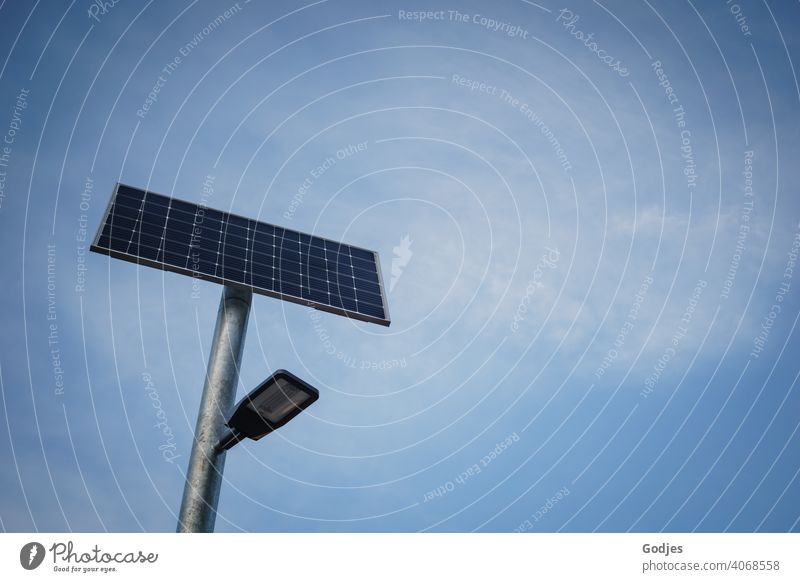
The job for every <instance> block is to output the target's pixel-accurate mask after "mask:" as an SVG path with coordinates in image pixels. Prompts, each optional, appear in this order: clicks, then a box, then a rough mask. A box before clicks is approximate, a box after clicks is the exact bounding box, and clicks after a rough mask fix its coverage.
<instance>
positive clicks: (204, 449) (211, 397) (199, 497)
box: [177, 285, 253, 533]
mask: <svg viewBox="0 0 800 582" xmlns="http://www.w3.org/2000/svg"><path fill="white" fill-rule="evenodd" d="M252 298H253V293H252V291H250V290H249V289H239V288H237V287H229V286H227V285H226V286H225V287H224V288H223V290H222V299H221V300H220V304H219V312H218V313H217V325H216V327H215V328H214V341H213V343H212V344H211V355H210V356H209V358H208V371H207V373H206V381H205V385H204V386H203V397H202V400H201V401H200V410H199V412H198V413H197V426H196V428H195V431H194V434H195V436H194V443H193V444H192V454H191V456H190V457H189V468H188V470H187V472H186V486H185V487H184V489H183V501H182V502H181V512H180V516H179V518H178V529H177V531H178V533H183V532H212V531H214V521H215V520H216V518H217V502H218V501H219V490H220V486H221V485H222V471H223V469H224V467H225V450H218V449H217V448H216V447H217V443H219V441H220V438H221V437H222V436H223V435H224V434H225V433H226V432H227V428H226V427H225V421H226V420H227V419H228V415H229V414H230V412H231V409H232V408H233V405H234V402H235V400H236V385H237V384H238V380H239V365H240V363H241V361H242V348H243V347H244V336H245V333H246V332H247V319H248V316H249V314H250V302H251V300H252Z"/></svg>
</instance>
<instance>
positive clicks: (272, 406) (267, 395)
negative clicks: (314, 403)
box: [247, 378, 311, 423]
mask: <svg viewBox="0 0 800 582" xmlns="http://www.w3.org/2000/svg"><path fill="white" fill-rule="evenodd" d="M310 397H311V395H310V394H308V393H307V392H304V391H303V390H300V389H298V388H297V386H295V385H294V384H292V383H291V382H289V381H287V380H286V379H284V378H277V379H276V380H275V382H273V384H272V385H271V386H270V387H269V388H267V389H266V390H265V391H264V392H262V393H261V394H259V395H258V396H256V397H255V398H254V399H253V400H251V401H250V402H248V403H247V406H248V407H250V409H251V410H252V411H253V412H255V413H256V414H258V415H259V416H261V417H262V418H263V419H265V420H266V421H267V422H271V423H277V422H279V421H280V420H281V419H283V418H284V417H286V415H287V414H291V413H292V412H296V411H297V410H298V407H299V406H300V405H301V404H303V403H304V402H305V401H306V400H308V399H309V398H310Z"/></svg>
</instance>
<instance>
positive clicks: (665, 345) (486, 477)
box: [0, 0, 800, 532]
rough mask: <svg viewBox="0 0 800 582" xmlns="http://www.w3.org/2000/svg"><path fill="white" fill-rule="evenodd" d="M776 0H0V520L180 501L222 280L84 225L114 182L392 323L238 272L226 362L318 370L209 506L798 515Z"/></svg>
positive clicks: (351, 514)
mask: <svg viewBox="0 0 800 582" xmlns="http://www.w3.org/2000/svg"><path fill="white" fill-rule="evenodd" d="M420 10H427V11H431V12H432V14H430V15H427V17H426V18H425V19H424V20H421V19H420V18H419V17H417V16H415V14H414V13H415V12H416V11H420ZM226 11H227V12H226ZM799 23H800V11H798V6H797V5H796V4H794V3H779V2H774V1H772V2H756V1H745V0H743V1H741V2H739V3H738V4H736V3H733V2H728V3H726V2H715V3H712V4H710V5H706V4H705V3H690V2H647V1H645V2H641V3H638V2H637V3H632V2H578V1H575V2H572V3H570V4H569V5H566V6H564V5H561V4H554V3H552V2H548V1H547V0H543V1H542V2H538V3H533V2H525V1H522V0H520V1H506V2H498V3H489V2H459V3H449V4H448V3H416V4H406V3H400V2H388V1H384V2H370V3H367V2H339V1H333V0H329V1H325V0H322V1H319V2H311V3H307V4H303V3H290V2H271V3H269V4H268V5H266V6H262V5H261V4H260V3H256V2H252V3H249V2H244V1H242V2H239V3H231V4H226V3H218V2H202V1H197V2H187V3H185V4H182V5H173V4H170V5H161V4H157V3H155V2H150V3H147V4H140V3H133V2H119V3H117V4H116V5H114V6H113V7H111V6H110V4H109V7H108V8H107V9H103V10H101V9H100V8H98V5H97V4H92V3H90V2H88V1H75V2H72V3H71V4H69V5H64V6H59V8H58V9H53V8H52V7H46V6H45V5H44V4H40V3H39V2H36V3H29V2H21V1H16V2H15V1H5V2H3V3H2V4H0V30H2V34H0V45H2V52H1V53H0V57H2V61H0V80H1V82H2V84H1V85H0V87H2V89H1V90H0V133H2V135H3V139H5V140H6V141H5V142H4V143H3V144H0V155H4V157H3V158H2V159H0V163H2V165H0V171H1V172H2V174H1V175H0V179H2V182H0V187H2V189H1V190H0V193H2V196H0V225H1V226H0V244H2V248H3V249H4V250H5V252H4V253H3V256H2V259H0V260H1V261H2V270H3V273H4V276H3V278H2V280H0V287H1V288H2V296H3V304H2V305H3V309H2V323H3V329H4V332H3V334H2V335H0V393H1V394H2V402H1V404H2V410H3V414H2V416H0V423H2V424H3V430H2V431H0V432H2V437H0V462H1V463H2V465H3V466H4V467H5V470H4V471H3V472H2V474H0V492H1V493H0V527H2V528H3V530H5V531H29V530H41V531H66V530H75V531H106V530H107V531H172V530H174V527H175V521H176V516H177V510H178V507H179V504H180V496H181V492H182V488H183V475H184V471H185V468H186V463H187V461H188V455H189V450H190V448H191V439H192V430H193V427H194V422H195V417H196V411H197V407H198V404H199V400H200V392H201V389H202V384H203V376H204V371H205V363H206V358H207V355H208V349H209V342H210V339H211V335H212V333H213V325H214V319H215V316H216V309H217V305H218V302H219V296H220V292H221V288H220V287H218V286H216V285H213V284H210V283H204V282H197V281H193V280H192V279H190V278H187V277H183V276H180V275H176V274H170V273H163V272H161V271H158V270H154V269H149V268H145V267H137V266H135V265H132V264H130V263H124V262H121V261H116V260H111V259H109V258H107V257H104V256H100V255H95V254H84V251H85V248H84V247H85V246H86V243H85V242H84V241H83V240H82V236H83V230H84V229H85V230H86V231H87V232H88V236H89V238H91V237H92V236H93V234H94V232H95V230H96V228H97V225H98V224H99V222H100V220H101V216H102V213H103V211H104V209H105V207H106V205H107V203H108V199H109V197H110V195H111V191H112V188H113V186H114V184H115V183H116V182H118V181H121V182H125V183H128V184H132V185H136V186H140V187H146V188H150V189H152V190H153V191H156V192H159V193H162V194H166V195H171V196H176V197H178V198H183V199H187V200H191V201H194V202H200V201H201V198H203V197H205V201H206V203H207V204H208V205H209V206H211V207H215V208H220V209H224V210H230V211H232V212H235V213H237V214H242V215H246V216H251V217H254V218H258V219H260V220H263V221H267V222H273V223H277V224H280V225H283V226H286V227H289V228H294V229H298V230H303V231H307V232H313V233H315V234H318V235H320V236H325V237H329V238H334V239H341V240H344V241H346V242H348V243H351V244H355V245H358V246H363V247H367V248H372V249H376V250H377V251H379V253H380V256H381V261H382V270H383V274H384V279H385V283H386V285H387V287H388V286H390V284H391V286H392V290H391V292H390V293H389V295H388V300H389V306H390V311H391V316H392V325H391V327H389V328H382V327H380V326H376V325H371V324H364V323H360V322H355V321H350V320H348V319H345V318H342V317H338V316H335V315H330V314H326V313H320V312H313V311H311V310H309V309H307V308H304V307H301V306H298V305H294V304H288V303H281V302H279V301H277V300H274V299H270V298H266V297H261V296H256V297H255V298H254V303H253V309H252V312H251V318H250V324H249V330H248V337H247V344H246V347H245V354H244V359H243V369H242V374H241V378H240V386H239V396H242V395H243V394H245V393H246V392H247V391H248V390H250V389H251V388H253V387H255V386H256V385H257V384H258V383H259V382H260V381H261V380H262V379H263V378H265V377H266V376H267V375H269V374H270V373H271V372H272V371H273V370H275V369H278V368H286V369H288V370H290V371H292V372H294V373H295V374H297V375H299V376H301V377H303V378H304V379H306V380H307V381H309V382H310V383H312V384H313V385H315V386H317V387H318V388H319V390H320V393H321V397H320V400H319V401H318V403H316V404H315V405H314V406H313V407H312V408H311V409H309V410H308V411H307V413H305V414H304V415H302V416H300V417H298V418H297V419H296V420H295V421H293V422H292V423H291V424H290V425H287V426H286V427H285V428H283V429H281V430H280V431H278V432H276V433H274V434H273V435H270V437H269V438H267V439H264V440H262V441H259V442H258V443H254V442H248V443H245V444H242V445H239V446H237V447H236V448H235V449H233V450H232V451H231V452H230V453H229V455H228V459H227V463H226V469H225V483H224V485H223V490H222V494H221V499H220V506H219V516H218V519H217V531H334V532H339V531H420V530H424V531H475V530H479V531H515V530H516V531H545V532H551V531H662V530H663V531H790V530H792V531H797V530H798V529H799V528H800V480H799V479H798V473H800V435H798V434H797V431H798V426H800V415H799V414H798V411H800V396H799V395H798V392H800V388H798V386H797V379H798V373H799V372H800V367H798V363H797V358H796V357H795V354H796V353H797V350H798V340H797V331H796V325H797V320H798V316H800V302H798V295H797V293H796V289H797V287H798V285H800V280H798V278H799V277H800V273H798V272H797V267H796V265H794V262H793V261H794V260H795V259H796V253H797V251H798V245H800V238H798V237H800V204H798V197H797V192H798V186H800V183H799V180H798V172H797V167H796V166H797V163H796V160H797V159H798V156H799V155H800V151H798V149H799V148H798V137H799V136H798V131H800V130H798V127H800V124H798V112H799V111H800V89H799V88H798V81H797V76H796V71H795V69H794V65H793V63H794V62H797V60H798V58H800V55H798V48H797V47H798V36H797V28H798V27H797V26H796V25H797V24H799ZM155 89H157V92H154V91H155ZM148 95H150V96H149V97H148ZM9 140H10V141H9ZM359 144H361V145H360V146H359ZM3 147H5V148H7V149H5V150H4V149H2V148H3ZM329 158H332V159H334V160H335V161H334V163H327V164H326V163H325V160H327V159H329ZM320 166H323V167H322V168H320ZM204 184H205V186H204ZM304 184H305V186H304ZM204 187H205V193H204ZM404 238H406V239H407V240H408V241H410V243H403V240H404ZM48 269H49V270H48ZM62 383H63V385H62ZM165 431H166V433H165Z"/></svg>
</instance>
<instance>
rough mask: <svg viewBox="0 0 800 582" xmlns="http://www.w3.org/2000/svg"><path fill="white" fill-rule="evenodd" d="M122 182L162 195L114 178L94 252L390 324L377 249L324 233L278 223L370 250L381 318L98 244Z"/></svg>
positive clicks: (94, 244) (235, 215)
mask: <svg viewBox="0 0 800 582" xmlns="http://www.w3.org/2000/svg"><path fill="white" fill-rule="evenodd" d="M121 186H122V187H127V188H132V189H134V190H139V191H142V192H146V193H150V194H156V195H158V196H163V195H161V194H158V193H157V192H152V191H151V190H145V189H143V188H139V187H138V186H131V185H129V184H124V183H122V182H117V183H116V184H115V185H114V189H113V191H112V193H111V199H110V200H109V202H108V205H107V207H106V209H105V212H104V213H103V218H102V220H101V221H100V226H99V227H98V229H97V234H95V237H94V239H93V240H92V244H91V245H90V247H89V250H91V251H93V252H95V253H99V254H102V255H108V256H110V257H112V258H115V259H121V260H123V261H128V262H131V263H136V264H137V265H145V266H147V267H153V268H154V269H159V270H162V271H169V272H173V273H178V274H180V275H187V276H189V277H193V278H197V279H201V280H203V281H209V282H211V283H218V284H220V285H229V286H233V287H241V288H244V289H250V290H252V291H253V293H257V294H259V295H265V296H267V297H273V298H275V299H281V300H283V301H288V302H290V303H296V304H298V305H304V306H306V307H312V308H314V309H317V310H319V311H325V312H328V313H333V314H335V315H342V316H344V317H348V318H350V319H356V320H359V321H364V322H367V323H377V324H378V325H383V326H386V327H389V325H390V324H391V318H390V316H389V305H388V301H387V300H386V287H385V285H384V283H383V273H382V272H381V263H380V257H379V255H378V253H377V251H373V250H370V249H365V248H363V247H357V246H355V245H351V244H347V243H341V242H339V241H335V240H333V239H329V238H325V237H321V236H317V235H308V234H307V233H301V232H300V231H296V230H294V229H288V228H285V227H278V228H281V229H283V230H284V231H293V232H296V233H299V234H306V235H307V236H312V237H314V238H316V239H320V240H323V241H327V242H330V243H333V244H337V245H338V244H343V245H346V246H348V247H351V248H354V249H358V250H361V251H364V252H366V253H371V254H372V255H373V256H374V259H375V269H376V272H377V275H378V287H379V289H380V297H381V303H382V308H383V314H384V318H380V317H376V316H372V315H369V314H367V313H360V312H358V311H352V310H350V309H346V308H341V307H336V306H334V305H327V304H325V303H320V302H317V301H313V300H310V299H304V298H302V297H297V296H295V295H287V294H285V293H281V292H279V291H273V290H271V289H264V288H261V287H257V286H250V285H245V284H242V283H241V282H239V281H233V280H231V279H226V278H225V277H220V276H217V275H210V274H208V273H203V272H200V271H194V270H192V269H187V268H183V267H178V266H175V265H170V264H168V263H162V262H160V261H155V260H152V259H148V258H143V257H141V256H139V255H135V254H130V253H125V252H122V251H119V250H116V249H111V248H106V247H103V246H100V245H99V241H100V238H101V237H102V234H103V229H104V228H105V225H106V224H107V223H108V216H109V213H110V212H111V209H112V208H113V207H114V202H115V200H116V198H117V194H118V192H119V188H120V187H121ZM170 198H171V199H172V200H176V201H179V202H184V203H186V204H193V205H195V206H198V205H197V204H196V203H194V202H188V201H186V200H181V199H180V198H172V197H170ZM215 210H216V209H215ZM218 212H223V213H224V214H227V215H228V216H233V217H237V218H240V219H242V220H248V221H249V220H252V221H253V222H258V221H256V220H254V219H252V218H247V217H246V216H242V215H239V214H234V213H232V212H225V211H220V210H218ZM275 226H277V225H275Z"/></svg>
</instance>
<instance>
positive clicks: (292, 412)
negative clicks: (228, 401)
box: [216, 370, 319, 451]
mask: <svg viewBox="0 0 800 582" xmlns="http://www.w3.org/2000/svg"><path fill="white" fill-rule="evenodd" d="M318 398H319V391H318V390H317V389H316V388H314V387H313V386H311V385H310V384H308V383H307V382H304V381H303V380H301V379H300V378H298V377H297V376H295V375H294V374H292V373H290V372H287V371H286V370H278V371H277V372H275V373H274V374H272V376H270V377H269V378H267V379H266V380H264V381H263V382H262V383H261V384H260V385H259V386H258V388H256V389H255V390H253V391H252V392H251V393H250V394H248V395H247V396H245V397H244V398H243V399H242V400H241V401H240V402H239V404H237V405H236V410H235V411H234V412H233V414H232V415H231V417H230V419H228V422H226V423H225V424H226V426H227V427H228V429H229V430H228V431H227V432H226V433H225V434H224V435H222V438H220V440H219V442H218V443H217V446H216V450H217V451H227V450H228V449H230V448H232V447H233V446H234V445H236V443H238V442H239V441H240V440H242V439H245V438H249V439H253V440H254V441H257V440H258V439H260V438H261V437H263V436H266V435H268V434H269V433H271V432H272V431H273V430H277V429H279V428H280V427H282V426H283V425H285V424H286V423H288V422H289V421H290V420H292V419H293V418H294V417H295V416H297V415H298V414H300V413H301V412H303V411H304V410H305V409H306V408H308V407H309V406H311V405H312V404H314V402H316V401H317V399H318Z"/></svg>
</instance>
